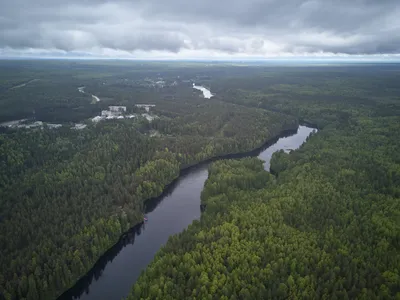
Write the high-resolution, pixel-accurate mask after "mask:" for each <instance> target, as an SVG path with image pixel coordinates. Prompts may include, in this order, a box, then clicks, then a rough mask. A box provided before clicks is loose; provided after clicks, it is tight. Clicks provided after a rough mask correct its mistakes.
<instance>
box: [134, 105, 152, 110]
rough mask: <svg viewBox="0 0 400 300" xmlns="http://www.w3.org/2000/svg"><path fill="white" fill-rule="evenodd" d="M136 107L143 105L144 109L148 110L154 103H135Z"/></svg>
mask: <svg viewBox="0 0 400 300" xmlns="http://www.w3.org/2000/svg"><path fill="white" fill-rule="evenodd" d="M135 106H136V107H144V109H145V110H146V111H147V112H149V111H150V107H155V104H136V105H135Z"/></svg>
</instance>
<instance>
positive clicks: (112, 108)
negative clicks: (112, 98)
mask: <svg viewBox="0 0 400 300" xmlns="http://www.w3.org/2000/svg"><path fill="white" fill-rule="evenodd" d="M108 109H109V110H110V111H112V112H120V113H122V112H126V106H109V107H108Z"/></svg>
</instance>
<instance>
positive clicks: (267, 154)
mask: <svg viewBox="0 0 400 300" xmlns="http://www.w3.org/2000/svg"><path fill="white" fill-rule="evenodd" d="M314 130H315V129H313V128H311V127H307V126H299V128H298V130H297V132H292V133H291V134H290V135H287V136H283V137H281V138H279V139H275V141H272V142H270V143H268V144H266V145H265V147H264V148H261V149H259V150H256V151H253V152H252V153H251V154H246V155H235V156H234V157H243V156H258V157H259V158H260V159H262V160H264V161H265V164H264V168H265V169H266V170H269V167H270V159H271V156H272V154H273V153H274V152H275V151H278V150H281V149H282V150H284V151H290V150H294V149H297V148H299V147H300V146H301V145H302V144H303V143H304V142H305V141H306V139H307V137H308V136H309V135H310V133H311V132H313V131H314ZM208 165H209V163H204V164H200V165H198V166H196V167H193V168H190V169H187V170H185V171H183V172H182V173H181V176H180V178H179V179H178V180H177V181H176V182H174V183H173V184H172V185H171V186H169V188H168V189H167V190H166V192H165V193H164V194H163V195H161V196H160V197H159V198H157V199H155V200H154V201H148V202H147V203H146V213H147V216H148V222H147V223H145V224H141V225H138V226H136V227H134V228H133V229H132V230H131V231H130V232H128V233H127V234H125V235H124V237H123V238H122V239H121V240H120V241H119V242H118V243H117V244H116V245H115V246H114V247H113V248H111V249H110V250H109V251H107V253H105V254H104V255H103V256H102V257H101V258H100V260H99V261H98V262H97V263H96V265H95V266H94V268H93V269H92V270H91V271H90V272H89V273H88V274H87V275H86V276H85V277H84V278H82V279H81V280H79V281H78V282H77V283H76V285H75V286H74V287H72V288H71V289H70V290H68V291H67V292H65V293H64V294H63V295H61V296H60V297H59V298H58V299H59V300H66V299H68V300H69V299H82V300H100V299H107V300H113V299H118V300H119V299H121V298H123V297H126V296H127V295H128V293H129V291H130V288H131V286H132V285H133V284H134V283H135V281H136V280H137V279H138V277H139V275H140V273H141V272H142V271H143V270H144V269H145V268H146V266H147V265H148V264H149V263H150V262H151V261H152V260H153V258H154V255H155V254H156V252H157V251H158V250H159V249H160V248H161V246H162V245H163V244H165V243H166V242H167V240H168V238H169V236H171V235H173V234H177V233H179V232H181V231H183V230H184V229H185V228H186V227H187V226H188V225H189V224H191V223H192V222H193V221H194V220H197V219H199V218H200V213H201V211H200V193H201V191H202V189H203V186H204V182H205V181H206V179H207V177H208Z"/></svg>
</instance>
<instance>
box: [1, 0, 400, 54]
mask: <svg viewBox="0 0 400 300" xmlns="http://www.w3.org/2000/svg"><path fill="white" fill-rule="evenodd" d="M0 34H1V38H0V56H1V55H2V56H7V55H8V56H9V55H27V54H28V55H33V56H41V55H56V56H57V55H75V56H98V57H101V56H106V57H132V58H135V57H136V58H146V57H166V58H167V57H171V58H174V57H177V58H179V57H182V58H205V57H213V58H215V57H255V58H261V57H280V56H330V55H340V56H346V55H382V54H385V55H398V54H399V53H400V3H399V2H398V0H379V1H377V0H352V1H348V0H310V1H305V0H285V1H282V0H218V1H215V0H202V1H193V0H169V1H165V0H135V1H128V0H114V1H104V0H69V1H60V0H35V1H28V0H2V1H1V2H0Z"/></svg>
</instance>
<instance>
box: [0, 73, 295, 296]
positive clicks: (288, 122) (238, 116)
mask: <svg viewBox="0 0 400 300" xmlns="http://www.w3.org/2000/svg"><path fill="white" fill-rule="evenodd" d="M60 80H61V79H60ZM23 88H25V87H23ZM23 88H21V90H22V89H23ZM59 92H62V91H61V90H60V91H59ZM110 101H111V100H110ZM174 101H175V105H172V104H171V103H170V104H169V105H162V104H161V103H160V105H157V108H156V109H155V111H156V113H157V115H158V116H159V118H158V119H155V120H154V121H153V122H149V121H147V120H145V119H137V120H109V121H105V122H100V123H93V124H90V122H89V123H88V127H86V128H85V129H83V130H72V129H70V128H68V127H61V128H60V129H50V128H44V129H6V130H4V132H3V133H2V134H0V232H1V234H0V248H1V252H2V255H1V257H0V270H1V272H0V283H1V284H0V286H1V290H0V293H1V294H2V295H3V296H4V298H5V299H14V298H19V299H25V298H26V299H52V298H54V297H56V296H57V295H59V294H61V293H62V292H63V291H65V290H66V289H67V288H69V287H71V285H73V284H74V283H75V282H76V280H77V279H79V277H81V276H82V275H84V274H85V273H86V272H87V271H88V270H89V269H90V268H91V267H92V266H93V264H94V263H95V262H96V260H97V259H98V258H99V257H100V256H101V255H102V254H103V253H104V252H105V251H106V250H107V249H108V248H110V247H111V246H112V245H113V244H115V243H116V242H117V240H118V239H119V237H120V236H121V234H122V233H123V232H125V231H127V230H128V229H129V228H131V227H132V226H133V225H135V224H137V223H138V222H141V221H142V220H143V215H142V212H143V203H144V201H145V200H146V199H149V198H152V197H156V196H158V195H159V194H161V193H162V191H163V189H164V187H165V186H166V185H167V184H169V183H170V182H171V181H172V180H174V179H175V178H176V177H177V176H178V175H179V171H180V170H181V169H182V168H185V167H187V166H190V165H193V164H195V163H198V162H200V161H203V160H207V159H209V158H212V157H215V156H220V155H225V154H229V153H238V152H245V151H250V150H252V149H254V148H256V147H260V146H261V145H262V144H263V143H265V142H266V141H267V140H269V139H271V138H273V137H275V136H277V135H278V134H279V133H280V132H282V131H283V130H286V129H295V128H297V126H298V122H297V120H296V119H295V118H293V117H290V116H286V115H283V114H280V113H276V112H268V111H265V110H261V109H256V108H250V107H249V108H243V107H240V106H238V105H235V104H230V103H225V102H221V101H218V100H216V101H213V102H205V101H204V99H200V98H199V97H198V95H197V94H196V93H194V94H192V93H190V94H189V96H187V97H176V98H175V100H174ZM110 103H111V102H110ZM51 105H52V107H53V108H52V110H55V111H57V109H58V107H57V106H58V102H57V101H56V102H55V103H51ZM88 105H91V104H90V103H89V104H88ZM53 116H56V115H53ZM64 117H65V118H69V117H71V116H68V115H65V116H64ZM75 117H76V115H74V116H73V118H75ZM55 121H60V120H59V119H56V120H55ZM152 133H156V134H155V135H153V134H152Z"/></svg>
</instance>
